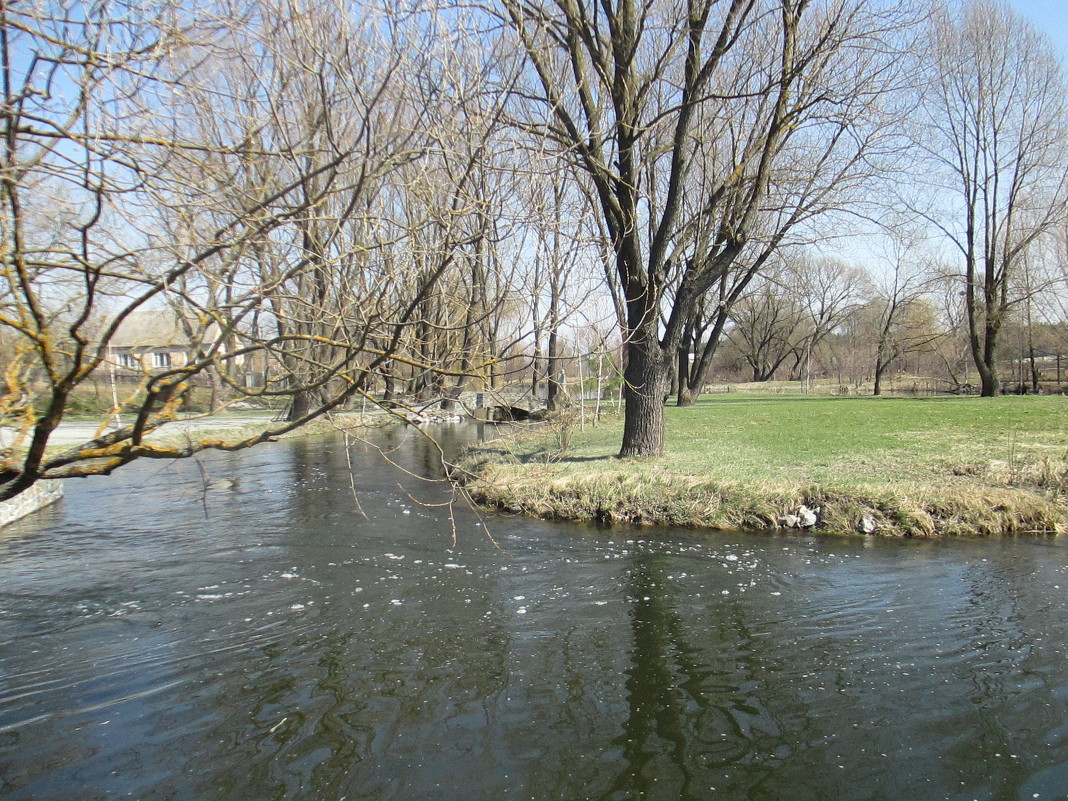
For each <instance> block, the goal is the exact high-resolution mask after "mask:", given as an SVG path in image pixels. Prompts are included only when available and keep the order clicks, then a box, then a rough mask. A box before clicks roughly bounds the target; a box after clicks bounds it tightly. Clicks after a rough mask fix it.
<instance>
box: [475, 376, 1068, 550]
mask: <svg viewBox="0 0 1068 801" xmlns="http://www.w3.org/2000/svg"><path fill="white" fill-rule="evenodd" d="M666 414H667V432H666V442H667V445H666V454H665V456H664V457H663V458H661V459H654V460H619V459H616V458H614V454H615V453H616V451H617V450H618V448H619V442H620V436H621V425H620V422H619V421H618V420H616V421H610V422H607V423H602V424H601V425H600V426H598V427H596V428H593V427H590V426H587V427H586V429H585V430H584V431H580V430H579V429H578V427H577V426H576V425H575V424H574V421H573V420H571V421H570V422H568V421H565V422H560V421H558V422H557V423H555V424H554V425H552V426H550V427H549V428H548V429H546V430H544V431H541V432H538V433H536V434H534V435H525V436H519V437H516V438H514V439H511V440H506V441H502V442H499V443H496V444H495V446H494V447H493V448H491V449H483V450H481V451H478V452H472V453H471V454H469V455H468V456H467V457H466V460H465V462H464V467H465V468H466V469H468V470H470V471H471V472H472V473H473V474H474V476H475V477H474V478H473V479H471V481H470V488H471V491H472V494H473V495H474V496H475V497H476V498H478V499H479V500H481V501H483V502H486V503H490V504H494V505H498V506H502V507H505V508H509V509H514V510H519V511H523V512H525V513H528V514H535V515H539V516H545V517H560V518H570V519H593V520H608V521H630V522H641V523H665V524H673V525H688V526H710V527H716V528H776V527H781V526H782V525H784V523H789V522H790V519H789V518H787V517H786V516H788V515H791V514H796V512H797V511H798V509H799V508H800V506H801V505H806V506H808V507H810V508H814V507H817V506H818V507H820V518H821V519H820V524H819V525H820V527H821V528H824V529H825V530H829V531H856V530H862V529H865V528H867V529H874V530H875V533H879V534H884V535H899V536H901V535H904V536H931V535H943V534H956V535H968V534H973V535H991V534H1007V533H1022V532H1042V533H1056V532H1058V531H1059V530H1060V529H1061V527H1062V526H1063V525H1064V522H1065V521H1066V520H1068V506H1066V504H1065V498H1066V496H1068V399H1066V398H1064V397H1057V396H1045V397H1002V398H994V399H986V398H976V397H932V398H857V397H841V398H839V397H807V396H802V397H789V396H782V395H777V396H753V395H726V396H724V395H719V396H712V397H709V398H707V399H704V400H702V401H701V402H699V403H698V404H696V405H695V406H692V407H688V408H683V409H679V408H675V407H668V408H667V409H666ZM784 518H786V519H785V521H784Z"/></svg>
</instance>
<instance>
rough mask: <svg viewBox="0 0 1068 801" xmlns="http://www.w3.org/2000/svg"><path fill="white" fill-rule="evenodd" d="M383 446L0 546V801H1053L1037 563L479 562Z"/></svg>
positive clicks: (152, 482)
mask: <svg viewBox="0 0 1068 801" xmlns="http://www.w3.org/2000/svg"><path fill="white" fill-rule="evenodd" d="M377 436H378V439H377V440H376V441H375V442H374V443H373V444H366V443H361V442H359V441H356V440H354V439H350V440H348V441H347V442H346V441H345V440H344V439H343V438H341V437H337V438H317V439H308V440H293V441H287V442H282V443H278V444H276V445H272V446H268V447H266V448H264V449H260V450H255V451H252V452H249V453H246V454H220V455H217V456H215V457H212V458H210V459H207V460H205V462H204V463H203V465H202V467H203V469H204V470H203V472H202V471H201V467H198V466H197V465H196V464H193V463H189V462H187V463H179V464H175V465H169V466H167V467H165V468H161V467H159V466H156V465H149V466H147V467H146V468H145V469H133V470H130V471H128V472H126V473H124V474H120V475H119V476H117V477H113V478H111V479H107V480H101V481H85V482H81V483H79V484H72V485H71V486H70V488H69V490H68V497H67V499H66V501H65V502H64V505H63V506H62V507H57V509H56V510H53V511H52V512H49V513H47V514H46V515H44V516H41V517H39V518H36V519H35V520H32V521H24V522H23V523H21V524H18V526H17V527H15V528H13V529H9V530H8V531H6V532H5V535H4V537H3V539H2V540H0V559H2V560H3V561H2V568H0V569H2V570H3V573H2V577H0V795H2V796H3V797H4V799H5V801H7V799H41V798H106V797H112V796H115V797H117V796H120V795H130V796H132V797H139V798H161V799H162V798H182V799H263V798H293V799H313V798H314V799H318V798H324V799H326V798H329V799H339V798H342V797H347V798H366V799H412V798H434V799H499V798H509V799H511V798H516V799H519V798H524V799H526V798H529V799H612V800H613V801H617V800H619V799H706V798H713V797H722V798H728V799H769V800H770V799H782V798H791V799H799V800H803V799H852V798H856V799H899V798H924V799H939V798H944V799H958V798H959V799H965V798H969V799H970V798H983V799H1009V798H1040V799H1046V798H1065V797H1068V796H1066V786H1068V769H1066V767H1065V766H1066V765H1068V714H1066V712H1068V710H1066V704H1068V668H1066V663H1065V659H1064V647H1065V633H1066V632H1065V626H1066V624H1065V621H1066V620H1068V616H1066V615H1065V612H1066V611H1068V610H1066V603H1065V596H1064V593H1063V591H1062V590H1061V588H1062V587H1064V586H1066V585H1065V581H1066V575H1065V574H1066V570H1068V560H1066V559H1065V552H1064V549H1063V548H1062V547H1060V545H1059V544H1058V543H1051V542H1049V541H1027V540H1021V541H1019V542H1012V541H1005V542H1001V543H963V542H961V543H932V544H919V543H885V542H874V541H872V540H870V539H869V540H841V539H819V538H809V537H784V538H771V537H761V536H753V537H749V536H744V535H726V534H700V535H699V534H693V533H687V532H654V531H651V530H637V529H636V530H631V531H624V530H615V531H598V530H595V529H590V528H582V527H577V526H562V525H551V524H547V523H541V522H537V521H529V520H523V519H519V518H497V519H495V520H494V522H493V526H494V534H495V539H496V543H495V542H493V541H490V540H489V539H488V538H487V537H486V536H485V534H484V532H483V531H482V529H481V528H480V526H479V518H478V517H477V516H476V515H473V514H466V513H464V511H463V510H462V509H460V510H457V520H456V523H457V534H458V539H457V542H456V544H455V546H454V545H453V542H452V525H451V524H450V522H449V520H448V518H447V514H448V512H447V510H446V509H445V508H443V507H439V506H435V505H433V504H436V503H441V502H443V501H445V500H447V499H448V493H447V492H446V491H445V489H444V488H442V487H440V486H439V485H436V484H434V483H428V482H427V481H426V480H424V479H426V478H435V477H438V476H440V474H441V473H440V463H439V460H438V459H437V457H436V455H435V454H436V447H437V446H435V445H433V444H432V443H429V442H428V441H427V440H425V439H423V438H421V437H419V436H417V435H415V436H413V434H412V432H411V431H405V430H403V429H389V430H384V431H382V432H380V433H379V435H377ZM466 436H473V434H470V433H468V434H461V435H457V434H456V433H455V431H454V430H453V429H448V430H445V431H442V432H441V436H440V437H439V442H440V443H441V445H442V447H444V448H445V449H446V450H447V451H451V450H453V449H455V448H458V447H460V446H461V445H462V444H463V441H464V437H466ZM377 448H381V449H384V450H386V451H387V452H388V453H389V456H390V458H391V459H393V460H395V461H397V462H398V463H399V464H400V465H401V467H403V468H404V470H405V471H407V472H404V471H398V470H392V469H389V468H387V467H385V466H384V465H383V462H382V461H381V459H380V458H379V457H378V456H377V450H376V449H377ZM350 464H351V465H353V467H354V469H355V474H354V475H353V476H351V478H350V468H349V465H350ZM205 473H206V474H207V476H208V478H209V482H208V483H206V482H205V480H204V475H205ZM229 477H236V478H238V479H239V481H237V482H236V483H232V484H230V485H227V484H226V482H218V483H211V482H214V481H215V480H216V479H225V478H229ZM352 484H355V486H356V488H357V490H358V494H357V496H356V497H354V496H353V494H352V491H351V485H352ZM413 498H414V499H416V500H413ZM361 509H362V511H363V513H364V514H361V512H360V510H361ZM498 545H499V547H498Z"/></svg>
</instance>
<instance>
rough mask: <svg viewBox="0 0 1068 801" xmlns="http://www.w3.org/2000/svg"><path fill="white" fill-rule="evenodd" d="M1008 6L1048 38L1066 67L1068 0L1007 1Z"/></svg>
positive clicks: (1067, 60) (1067, 51)
mask: <svg viewBox="0 0 1068 801" xmlns="http://www.w3.org/2000/svg"><path fill="white" fill-rule="evenodd" d="M1009 5H1011V6H1012V7H1013V8H1015V9H1016V10H1017V11H1018V12H1019V13H1020V14H1022V15H1023V16H1025V17H1027V18H1028V19H1030V20H1031V22H1032V23H1034V25H1035V27H1036V28H1038V29H1039V30H1040V31H1042V32H1043V33H1045V34H1046V35H1047V36H1048V37H1049V38H1050V40H1051V41H1052V42H1053V45H1054V47H1056V48H1057V51H1058V52H1059V53H1060V54H1061V61H1062V62H1063V63H1064V64H1065V66H1066V67H1068V0H1009Z"/></svg>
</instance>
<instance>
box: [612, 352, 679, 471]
mask: <svg viewBox="0 0 1068 801" xmlns="http://www.w3.org/2000/svg"><path fill="white" fill-rule="evenodd" d="M634 336H635V337H641V339H632V340H631V342H630V343H629V344H628V346H627V370H626V372H625V373H624V375H623V378H624V389H623V392H624V397H625V399H626V405H625V406H624V412H623V446H622V448H620V451H619V456H620V458H625V457H628V456H663V455H664V398H665V397H666V396H667V390H668V384H669V382H670V380H671V366H670V362H669V361H668V360H667V359H665V358H664V354H663V352H662V351H661V350H660V346H659V344H658V343H657V342H656V338H655V335H649V334H648V333H643V332H635V334H634Z"/></svg>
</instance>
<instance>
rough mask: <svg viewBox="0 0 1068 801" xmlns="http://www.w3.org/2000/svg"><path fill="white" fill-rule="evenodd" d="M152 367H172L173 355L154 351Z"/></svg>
mask: <svg viewBox="0 0 1068 801" xmlns="http://www.w3.org/2000/svg"><path fill="white" fill-rule="evenodd" d="M152 366H153V367H170V366H171V354H169V353H167V352H166V351H163V350H157V351H153V353H152Z"/></svg>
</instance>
